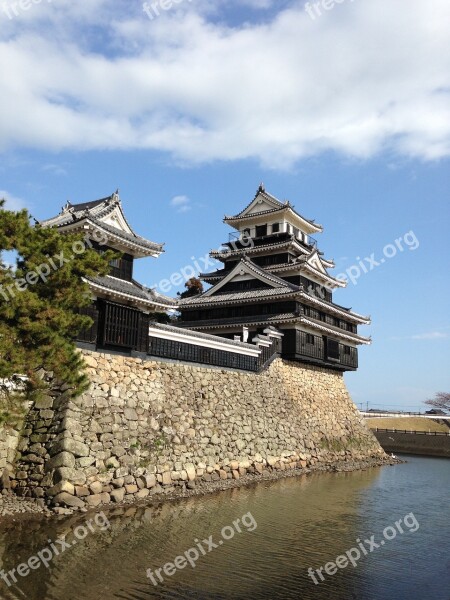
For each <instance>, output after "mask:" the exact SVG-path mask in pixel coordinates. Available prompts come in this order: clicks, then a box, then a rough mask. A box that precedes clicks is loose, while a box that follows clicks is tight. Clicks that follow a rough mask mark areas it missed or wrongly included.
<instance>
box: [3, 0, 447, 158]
mask: <svg viewBox="0 0 450 600" xmlns="http://www.w3.org/2000/svg"><path fill="white" fill-rule="evenodd" d="M241 4H246V5H247V6H248V5H249V4H253V5H256V3H255V2H253V0H245V1H244V0H241ZM236 5H237V6H239V3H236ZM259 5H260V6H261V4H259ZM270 5H271V3H270V2H264V5H263V6H262V7H264V8H267V7H269V6H270ZM141 8H142V7H141V4H140V3H137V5H135V6H133V5H131V4H130V3H129V2H126V3H120V2H118V3H117V4H115V3H114V4H113V3H111V2H106V1H105V0H92V3H91V2H89V5H87V3H82V2H73V0H58V3H56V2H54V3H51V4H50V3H42V4H37V5H36V6H34V7H33V9H32V10H29V11H27V12H26V13H25V12H24V13H23V14H21V15H20V16H18V17H16V18H14V19H12V20H8V19H7V18H6V17H5V16H4V15H2V16H3V20H2V26H3V28H2V29H1V30H0V31H1V33H0V36H1V37H0V39H2V40H3V41H2V42H0V70H1V72H2V78H1V80H0V140H1V141H0V150H2V149H3V150H6V149H9V148H14V147H31V148H38V149H45V150H62V149H75V150H91V149H97V150H98V149H151V150H160V151H166V152H168V153H169V154H170V155H171V156H172V157H173V158H174V159H175V160H177V161H180V160H181V161H183V162H188V163H201V162H208V161H212V160H217V159H220V160H234V159H244V158H252V159H257V160H259V161H260V162H261V163H262V164H263V165H264V166H266V167H273V168H280V169H282V168H289V167H290V166H291V165H292V164H294V163H295V162H296V161H298V160H299V159H301V158H303V157H306V156H311V155H314V154H319V153H321V152H325V151H334V152H337V153H341V154H344V155H347V156H350V157H356V158H359V159H365V158H368V157H371V156H374V155H376V154H377V153H380V152H382V151H389V153H390V155H392V154H397V155H398V156H403V157H418V158H420V159H423V160H435V159H440V158H442V157H446V156H449V155H450V98H449V95H450V47H449V46H450V38H449V36H448V25H447V24H448V22H449V20H450V3H449V2H448V0H434V2H433V3H432V4H430V3H425V2H423V0H410V1H409V2H408V5H407V7H405V4H404V3H401V2H392V0H376V2H375V1H374V0H364V2H363V1H362V0H361V2H358V3H357V2H354V3H353V2H346V3H345V2H344V3H342V4H339V5H336V6H335V7H334V9H333V10H332V11H330V12H328V13H327V14H324V15H323V16H322V17H320V18H318V19H316V20H314V21H313V20H312V19H311V18H310V17H309V16H308V15H307V14H306V12H305V11H304V9H303V3H300V2H293V3H292V5H291V7H290V8H285V9H283V10H280V11H279V13H278V14H277V15H276V16H275V17H273V18H272V20H271V21H270V22H268V23H264V24H260V23H258V24H253V25H252V24H250V23H248V22H246V23H245V24H243V25H242V26H241V27H236V26H233V27H232V26H229V25H227V24H226V22H224V21H223V20H220V19H218V18H217V15H215V17H214V20H211V19H209V17H208V13H207V12H205V9H204V3H202V2H199V3H198V6H197V5H196V3H195V2H192V3H190V2H185V3H181V4H180V5H179V8H177V9H176V10H173V11H168V12H167V13H166V14H165V15H164V18H161V19H156V20H154V21H150V20H149V19H148V18H147V17H146V16H145V14H143V13H142V10H141ZM99 31H101V32H102V34H103V37H102V36H100V35H99ZM100 38H101V39H102V40H104V41H103V42H102V47H101V48H99V42H98V40H99V39H100Z"/></svg>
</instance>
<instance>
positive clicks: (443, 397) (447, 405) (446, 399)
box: [425, 392, 450, 412]
mask: <svg viewBox="0 0 450 600" xmlns="http://www.w3.org/2000/svg"><path fill="white" fill-rule="evenodd" d="M425 404H428V406H433V408H440V409H441V410H444V411H445V412H450V393H448V392H437V393H436V395H435V397H434V398H429V399H428V400H425Z"/></svg>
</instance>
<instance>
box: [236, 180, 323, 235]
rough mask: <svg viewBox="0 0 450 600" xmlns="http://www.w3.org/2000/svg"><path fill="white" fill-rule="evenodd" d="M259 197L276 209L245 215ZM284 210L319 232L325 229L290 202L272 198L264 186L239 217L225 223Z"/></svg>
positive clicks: (260, 187)
mask: <svg viewBox="0 0 450 600" xmlns="http://www.w3.org/2000/svg"><path fill="white" fill-rule="evenodd" d="M258 196H263V197H265V198H266V199H267V200H268V201H269V203H272V204H275V208H273V209H270V210H265V211H261V212H257V213H253V214H251V215H244V214H243V213H244V212H245V211H246V210H247V209H248V208H249V207H250V206H251V205H252V203H253V202H254V201H255V199H256V198H257V197H258ZM284 210H291V211H292V212H294V213H295V214H296V215H297V216H298V217H300V219H302V220H303V221H306V222H307V223H309V224H310V225H312V226H313V227H315V228H317V229H318V230H321V229H323V228H322V225H318V224H317V223H315V222H314V221H313V220H310V219H306V218H305V217H303V216H302V215H301V214H299V213H298V212H297V211H296V210H294V207H293V205H292V204H291V203H290V202H288V201H286V202H280V201H279V200H278V198H275V196H272V194H269V193H268V192H266V190H265V189H264V187H263V186H259V188H258V191H257V192H256V195H255V197H254V198H253V200H252V201H251V202H250V203H249V204H247V206H246V207H245V208H244V209H243V210H241V212H240V213H238V214H237V215H233V216H225V218H224V221H225V222H227V221H239V220H242V219H249V218H252V217H255V216H260V215H266V214H272V213H275V212H278V211H284Z"/></svg>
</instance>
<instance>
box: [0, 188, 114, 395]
mask: <svg viewBox="0 0 450 600" xmlns="http://www.w3.org/2000/svg"><path fill="white" fill-rule="evenodd" d="M5 251H13V252H14V253H15V256H16V258H15V264H14V265H13V266H10V265H9V266H8V265H5V264H4V263H3V262H2V261H1V260H0V383H1V384H2V385H3V391H5V390H8V389H11V381H13V380H14V378H16V381H19V380H18V379H17V375H22V376H25V377H24V378H23V379H22V381H24V383H23V387H24V388H25V389H24V391H25V392H26V393H27V395H28V397H29V398H30V399H32V398H33V394H37V393H39V391H41V390H42V389H43V388H45V387H46V384H45V383H44V381H43V379H42V373H43V371H44V370H45V371H51V372H53V375H54V377H55V378H56V379H57V380H58V381H60V382H61V383H63V384H66V386H67V388H68V389H70V390H71V394H72V395H74V396H75V395H78V394H80V393H82V392H83V391H84V390H85V389H86V388H87V386H88V384H89V382H88V380H87V377H86V375H85V373H84V366H85V365H84V362H83V359H82V356H81V354H80V353H79V352H78V351H77V349H76V347H75V344H74V342H73V339H74V338H75V336H76V335H77V334H78V332H79V331H81V330H82V329H84V328H88V327H90V326H91V325H92V319H90V318H89V317H86V316H82V315H80V314H79V312H78V311H79V309H81V308H83V307H86V306H88V305H89V304H90V303H91V298H90V293H89V286H88V284H87V283H85V282H84V281H83V278H84V277H95V276H98V275H105V274H107V273H108V271H109V262H110V260H111V259H112V258H113V257H116V254H115V253H114V252H111V251H108V252H105V253H104V254H99V253H98V252H96V251H95V250H93V249H91V248H90V244H89V242H88V241H87V240H86V239H84V238H83V237H82V236H81V235H78V234H77V235H61V234H60V233H59V232H58V231H57V230H55V229H49V228H42V227H40V226H39V225H35V226H33V225H32V224H31V223H30V215H29V214H28V212H27V211H26V210H22V211H20V212H13V211H9V210H6V209H5V208H4V200H0V259H1V256H2V253H4V252H5ZM14 387H16V386H14ZM3 407H4V405H3Z"/></svg>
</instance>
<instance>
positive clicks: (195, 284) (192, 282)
mask: <svg viewBox="0 0 450 600" xmlns="http://www.w3.org/2000/svg"><path fill="white" fill-rule="evenodd" d="M184 287H185V288H186V291H185V292H181V293H180V292H178V296H179V297H180V298H191V297H192V296H198V294H202V293H203V283H202V282H201V281H200V279H198V277H191V278H190V279H188V281H186V283H185V284H184Z"/></svg>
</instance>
